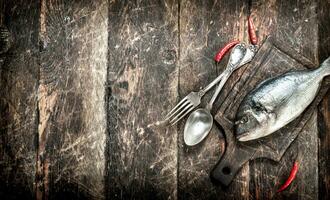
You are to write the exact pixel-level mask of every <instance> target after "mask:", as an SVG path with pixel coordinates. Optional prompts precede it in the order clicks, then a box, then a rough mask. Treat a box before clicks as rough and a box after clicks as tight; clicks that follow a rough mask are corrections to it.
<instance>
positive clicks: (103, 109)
mask: <svg viewBox="0 0 330 200" xmlns="http://www.w3.org/2000/svg"><path fill="white" fill-rule="evenodd" d="M0 11H1V15H0V17H1V18H0V23H1V25H5V26H6V27H8V29H9V31H10V32H11V34H12V36H13V43H12V47H11V48H10V49H9V51H8V52H7V53H5V54H1V55H0V61H1V62H0V65H1V68H0V77H1V80H0V93H1V97H0V119H1V121H0V130H1V139H0V198H1V199H18V198H22V197H24V198H25V199H32V198H38V199H47V198H48V199H59V198H64V199H81V198H87V199H103V198H107V199H127V198H129V199H147V198H156V199H269V198H270V197H272V196H273V195H274V193H273V192H270V191H273V190H274V188H276V187H278V186H279V184H280V182H282V181H283V180H284V179H285V178H286V177H287V175H288V173H289V171H290V168H291V166H292V163H293V161H294V159H295V158H296V156H298V157H297V159H298V160H299V161H300V162H301V163H300V170H299V172H298V176H297V179H296V180H295V181H294V183H293V184H292V186H290V188H289V189H288V190H286V191H284V192H283V193H281V194H277V195H276V196H274V198H275V199H284V198H295V199H297V198H298V199H317V198H319V199H328V198H329V194H330V193H329V190H330V187H329V185H330V184H329V177H330V175H329V170H328V166H329V162H330V159H329V149H330V142H329V138H330V136H329V133H330V132H329V124H330V122H329V119H330V117H329V94H328V95H327V97H326V98H325V99H324V100H323V102H322V104H321V106H320V107H319V112H318V115H317V114H316V110H315V112H314V113H313V115H312V117H311V119H310V120H309V121H308V123H307V124H306V126H305V127H304V129H303V131H302V132H301V133H300V134H299V136H298V138H297V140H295V141H294V142H293V143H292V144H291V146H290V147H289V149H288V151H287V152H286V153H285V154H284V156H283V157H282V159H281V160H280V161H279V162H278V163H277V162H273V161H270V160H266V159H262V160H256V161H252V162H250V163H246V164H245V165H244V166H243V169H242V170H241V171H240V172H239V173H238V174H237V176H236V177H235V179H234V181H233V182H232V184H231V185H230V186H229V187H227V188H222V187H220V186H218V185H214V184H213V183H212V182H211V181H210V177H209V173H210V172H211V170H212V168H213V166H214V165H215V164H216V163H217V161H218V159H219V158H220V156H221V155H222V154H223V152H224V148H225V140H224V138H223V136H222V132H223V130H222V128H221V126H219V124H216V125H215V126H214V127H213V129H212V131H211V133H210V134H209V136H208V137H207V138H206V139H205V141H203V142H202V143H201V144H200V145H198V146H196V147H186V146H185V145H184V143H183V126H184V120H183V121H182V122H180V123H179V124H178V125H177V126H176V127H162V126H158V123H157V122H158V121H159V120H161V119H162V117H163V116H165V115H166V112H167V111H168V110H170V109H171V107H172V106H173V105H175V103H176V102H178V100H179V99H180V98H181V97H184V96H185V95H186V94H188V93H189V92H190V91H191V90H198V89H199V88H200V87H202V86H205V85H206V84H207V83H208V82H210V81H211V80H212V79H213V78H215V77H216V76H217V74H219V73H221V72H222V71H223V69H224V67H225V65H226V63H227V59H228V58H227V57H225V59H224V60H223V61H222V62H221V63H220V64H219V65H218V66H216V65H215V64H214V62H213V56H214V53H215V52H216V51H217V50H218V48H220V47H222V46H223V45H224V44H225V43H227V42H228V41H230V40H232V39H239V40H241V41H244V42H248V35H247V22H246V18H247V16H248V15H249V14H251V15H252V17H253V20H254V22H255V26H256V27H257V29H258V31H257V33H258V36H259V38H260V40H263V39H264V38H265V37H266V35H268V34H272V35H273V36H276V37H277V38H278V39H280V40H282V41H285V42H287V44H288V45H290V46H292V47H293V48H294V49H295V50H296V51H298V52H299V53H300V54H302V55H303V56H305V57H307V58H308V59H309V60H311V61H312V62H314V63H315V64H316V65H317V64H318V63H319V62H321V61H322V60H324V59H325V58H326V57H328V56H329V51H330V46H329V42H328V41H329V39H330V37H329V34H330V26H329V20H330V16H329V13H330V12H329V1H326V0H313V1H302V0H295V1H284V0H273V1H264V0H252V1H247V0H242V1H225V0H207V1H197V0H192V1H187V0H165V1H151V0H150V1H149V0H148V1H130V0H124V1H119V0H114V1H110V0H96V1H87V0H72V1H65V0H10V1H9V0H0ZM1 44H3V43H1V42H0V45H1ZM234 78H235V77H234ZM228 84H230V82H228ZM211 94H212V92H210V93H209V94H207V96H206V97H204V99H203V104H202V105H205V103H206V102H207V101H208V100H209V99H210V96H211ZM223 99H224V96H220V97H219V99H218V100H217V102H216V104H215V108H219V107H220V106H221V102H222V100H223ZM212 112H213V113H214V114H216V113H217V109H214V110H213V111H212ZM316 121H318V126H317V123H316ZM318 129H319V132H318Z"/></svg>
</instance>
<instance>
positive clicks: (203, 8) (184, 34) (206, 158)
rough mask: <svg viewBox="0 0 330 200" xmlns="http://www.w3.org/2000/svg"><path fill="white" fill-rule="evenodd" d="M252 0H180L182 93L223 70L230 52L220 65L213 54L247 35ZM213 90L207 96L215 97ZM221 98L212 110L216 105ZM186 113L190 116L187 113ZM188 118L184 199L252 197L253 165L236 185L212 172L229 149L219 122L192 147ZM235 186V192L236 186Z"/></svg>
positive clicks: (182, 153) (182, 148)
mask: <svg viewBox="0 0 330 200" xmlns="http://www.w3.org/2000/svg"><path fill="white" fill-rule="evenodd" d="M247 5H248V4H247V1H238V2H235V1H181V2H180V80H179V89H180V90H179V91H180V93H179V94H180V97H181V98H183V97H184V96H186V95H187V94H188V93H190V91H198V89H200V87H203V86H206V85H207V84H208V83H209V82H211V81H212V80H213V79H214V78H215V77H216V76H217V75H218V74H220V73H221V72H222V71H223V70H224V68H225V66H226V64H227V61H228V56H227V57H225V59H224V60H222V61H221V63H220V65H219V66H215V64H214V61H213V57H214V55H215V53H216V52H217V51H218V50H219V49H220V48H222V47H223V46H224V45H225V44H226V43H228V42H229V41H232V40H234V39H239V40H240V41H245V42H247V41H248V34H247V31H248V30H247V9H248V8H247ZM213 92H214V90H211V91H210V92H209V93H208V94H207V95H206V96H205V97H204V98H203V100H202V106H205V105H206V102H207V101H209V100H210V97H211V95H212V94H213ZM219 101H220V100H218V101H217V102H216V103H215V105H214V109H213V110H212V112H213V113H214V112H215V111H216V108H217V107H218V104H219ZM185 119H186V118H185ZM185 119H184V120H182V122H181V123H179V125H178V127H179V140H178V141H179V166H178V173H179V177H178V178H179V179H178V181H179V182H178V198H179V199H212V198H217V199H218V198H220V199H228V198H239V199H248V198H249V194H248V184H249V174H248V173H247V172H248V166H247V165H246V166H245V168H244V169H243V170H242V173H241V174H240V175H238V177H237V179H236V180H235V182H234V183H233V186H232V188H229V189H223V188H221V187H219V186H217V185H213V184H212V182H211V181H210V177H209V173H210V171H211V169H212V168H213V166H214V165H215V164H216V162H217V160H218V159H219V157H220V156H221V154H222V153H223V151H224V140H223V138H221V137H222V133H221V131H220V130H219V128H217V127H216V126H214V127H213V129H212V131H211V132H210V133H209V136H208V137H207V138H206V139H205V140H204V141H203V142H202V143H200V144H198V145H196V146H194V147H188V146H186V145H185V144H184V141H183V127H184V122H185ZM234 191H235V192H234Z"/></svg>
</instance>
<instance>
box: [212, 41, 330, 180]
mask: <svg viewBox="0 0 330 200" xmlns="http://www.w3.org/2000/svg"><path fill="white" fill-rule="evenodd" d="M315 67H317V66H316V65H315V64H313V63H312V62H310V61H309V60H308V59H306V58H305V57H303V56H301V55H299V54H298V53H297V52H295V51H294V50H293V49H291V48H290V47H289V46H287V45H285V44H284V43H282V42H279V41H276V40H275V39H273V38H272V37H269V38H267V39H266V40H265V41H264V43H263V44H262V46H261V47H260V49H259V51H258V52H257V54H256V55H255V57H254V59H253V61H252V62H251V63H249V64H248V65H246V66H244V67H243V68H241V69H239V70H237V71H236V72H235V73H234V74H233V75H232V76H231V78H230V79H229V80H228V82H227V84H226V86H225V88H224V89H223V91H222V93H221V95H220V97H219V100H218V102H221V104H220V105H218V110H217V113H216V115H215V120H216V121H217V122H218V123H219V124H220V125H221V127H222V128H223V131H224V136H225V140H226V149H225V152H224V154H223V156H222V157H221V159H220V160H219V162H218V163H217V165H216V166H215V167H214V169H213V171H212V172H211V178H212V179H214V180H216V181H218V182H220V183H222V184H223V185H225V186H227V185H229V184H230V183H231V181H232V180H233V178H234V177H235V175H236V174H237V172H238V171H239V170H240V169H241V167H242V165H243V164H244V163H246V162H248V161H249V160H253V159H256V158H268V159H271V160H274V161H279V160H280V159H281V157H282V156H283V154H284V152H285V151H286V150H287V148H288V147H289V146H290V144H291V143H292V142H293V141H294V140H295V139H296V138H297V136H298V134H299V133H300V132H301V131H302V130H303V128H304V126H305V124H306V123H307V121H308V120H309V119H310V118H311V116H312V113H313V111H314V109H315V108H316V106H317V104H318V103H319V102H320V101H321V99H322V98H323V96H324V95H325V94H326V92H327V90H328V88H329V86H330V84H329V83H330V81H329V79H325V80H323V83H322V87H321V89H320V91H319V93H318V95H317V96H316V98H315V100H314V101H313V103H312V104H311V105H310V106H309V107H308V108H307V109H306V110H305V111H304V113H303V114H302V115H301V116H300V117H298V118H297V119H296V120H294V121H293V122H291V123H290V124H288V125H287V126H285V127H283V128H282V129H280V130H279V131H277V132H275V133H273V134H271V135H269V136H267V137H264V138H260V139H257V140H253V141H249V142H238V141H237V140H236V138H235V135H234V132H233V131H234V130H233V122H234V120H235V115H236V111H237V109H238V106H239V104H240V103H241V101H242V100H243V98H244V96H245V95H246V94H248V92H249V91H251V90H252V89H253V88H255V87H256V86H257V85H258V84H259V83H260V82H262V81H263V80H265V79H268V78H270V77H274V76H277V75H280V74H283V73H285V72H288V71H292V70H302V69H306V68H315Z"/></svg>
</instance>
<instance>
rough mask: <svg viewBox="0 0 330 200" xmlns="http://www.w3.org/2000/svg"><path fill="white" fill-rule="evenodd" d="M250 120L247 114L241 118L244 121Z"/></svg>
mask: <svg viewBox="0 0 330 200" xmlns="http://www.w3.org/2000/svg"><path fill="white" fill-rule="evenodd" d="M248 121H249V118H248V117H247V116H244V117H243V118H242V120H241V122H242V123H246V122H248Z"/></svg>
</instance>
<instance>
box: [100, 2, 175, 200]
mask: <svg viewBox="0 0 330 200" xmlns="http://www.w3.org/2000/svg"><path fill="white" fill-rule="evenodd" d="M109 19H110V20H109V59H108V62H109V64H108V76H107V85H106V87H107V96H106V98H107V99H106V103H107V112H108V115H107V120H108V142H107V150H106V154H107V156H108V158H107V161H106V165H107V168H106V171H107V178H106V190H107V192H106V194H107V198H109V199H114V198H115V199H133V198H137V199H143V198H160V199H166V198H175V196H176V192H177V189H176V187H177V184H176V182H177V131H176V128H175V127H167V128H162V127H158V126H157V121H158V120H161V119H162V117H163V116H165V115H166V114H165V112H166V111H167V110H169V109H170V107H171V106H172V105H173V104H174V103H175V102H176V100H177V87H178V76H179V70H178V65H177V59H178V49H179V46H178V37H179V35H178V33H179V32H178V2H177V1H167V0H166V1H157V2H154V1H151V0H150V1H149V0H148V1H136V2H133V1H114V2H110V6H109Z"/></svg>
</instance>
